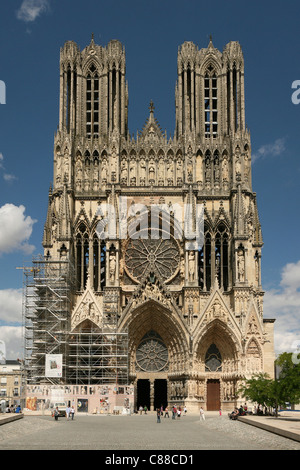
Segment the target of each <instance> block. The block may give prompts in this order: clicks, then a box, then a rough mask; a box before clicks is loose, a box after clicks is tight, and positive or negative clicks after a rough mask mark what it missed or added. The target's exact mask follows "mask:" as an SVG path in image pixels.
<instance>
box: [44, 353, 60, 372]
mask: <svg viewBox="0 0 300 470" xmlns="http://www.w3.org/2000/svg"><path fill="white" fill-rule="evenodd" d="M62 358H63V355H62V354H46V364H45V376H46V377H62Z"/></svg>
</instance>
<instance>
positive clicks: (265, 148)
mask: <svg viewBox="0 0 300 470" xmlns="http://www.w3.org/2000/svg"><path fill="white" fill-rule="evenodd" d="M284 151H285V139H277V140H276V141H275V142H274V143H272V144H267V145H262V146H261V147H260V148H259V149H258V151H257V152H256V153H254V154H252V163H254V162H256V161H257V160H259V159H260V158H266V157H277V156H278V155H280V154H282V152H284Z"/></svg>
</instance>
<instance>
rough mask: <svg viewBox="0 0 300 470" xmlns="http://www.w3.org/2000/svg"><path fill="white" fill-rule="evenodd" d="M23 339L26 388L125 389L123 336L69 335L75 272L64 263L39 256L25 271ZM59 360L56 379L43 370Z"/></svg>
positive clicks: (111, 331)
mask: <svg viewBox="0 0 300 470" xmlns="http://www.w3.org/2000/svg"><path fill="white" fill-rule="evenodd" d="M23 272H24V284H25V285H24V295H23V330H24V332H23V335H24V368H25V373H26V377H27V384H28V385H30V384H53V385H56V384H61V385H62V384H65V385H68V384H74V385H96V384H99V385H100V384H107V383H119V384H126V383H128V334H127V332H118V331H117V327H116V325H115V327H114V326H113V325H110V326H109V328H108V329H107V330H105V329H102V330H100V329H99V328H98V327H96V325H95V326H94V327H93V326H91V327H89V328H87V327H86V325H85V326H83V327H79V328H78V329H76V330H74V331H72V330H71V312H72V308H73V303H74V293H75V272H74V267H73V265H72V263H71V262H70V261H69V260H53V259H51V258H50V259H48V258H45V257H42V256H39V257H37V258H34V259H33V264H32V266H30V267H24V268H23ZM47 356H48V357H51V358H56V357H59V358H61V359H62V363H61V369H60V374H59V375H55V374H49V371H47V370H46V359H47Z"/></svg>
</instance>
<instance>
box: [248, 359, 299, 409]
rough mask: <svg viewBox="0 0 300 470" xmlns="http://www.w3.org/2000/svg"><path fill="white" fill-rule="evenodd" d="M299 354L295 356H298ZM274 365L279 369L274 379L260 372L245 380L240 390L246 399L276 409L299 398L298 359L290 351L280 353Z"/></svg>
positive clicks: (297, 400)
mask: <svg viewBox="0 0 300 470" xmlns="http://www.w3.org/2000/svg"><path fill="white" fill-rule="evenodd" d="M299 356H300V355H298V356H297V358H299ZM275 365H276V366H277V369H278V370H279V373H278V376H277V377H276V378H275V380H273V379H271V378H270V377H269V376H268V375H267V374H264V373H261V374H257V375H255V376H253V377H252V378H251V379H248V380H245V382H244V384H243V385H242V387H241V389H240V392H241V393H242V395H243V397H244V398H246V400H251V401H252V402H256V403H258V404H260V405H263V406H265V407H267V408H270V407H271V408H274V409H275V413H276V416H277V415H278V409H279V407H281V406H283V407H284V406H285V404H286V403H287V402H288V403H298V402H299V400H300V361H299V360H295V355H293V354H292V353H283V354H281V355H280V356H279V357H278V358H277V360H276V362H275Z"/></svg>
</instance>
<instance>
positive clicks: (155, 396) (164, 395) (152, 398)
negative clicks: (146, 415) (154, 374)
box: [136, 379, 168, 411]
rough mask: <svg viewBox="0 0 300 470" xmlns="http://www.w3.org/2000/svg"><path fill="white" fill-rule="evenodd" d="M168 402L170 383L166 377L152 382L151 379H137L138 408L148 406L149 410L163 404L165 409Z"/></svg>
mask: <svg viewBox="0 0 300 470" xmlns="http://www.w3.org/2000/svg"><path fill="white" fill-rule="evenodd" d="M167 404H168V384H167V380H166V379H155V380H154V382H150V380H149V379H139V380H138V381H137V399H136V407H137V410H138V409H139V407H140V406H142V407H143V408H144V407H145V406H146V407H147V408H148V410H151V411H153V410H156V409H157V408H160V407H161V406H163V408H164V409H165V408H166V406H167Z"/></svg>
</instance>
